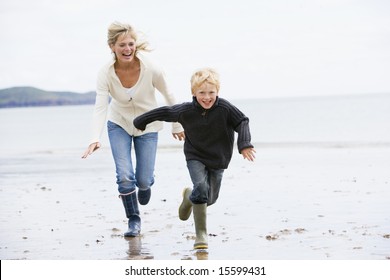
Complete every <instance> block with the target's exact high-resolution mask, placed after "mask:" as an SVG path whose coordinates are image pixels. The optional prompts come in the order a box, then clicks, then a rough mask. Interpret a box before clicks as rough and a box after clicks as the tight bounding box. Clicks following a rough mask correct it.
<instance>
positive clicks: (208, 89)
mask: <svg viewBox="0 0 390 280" xmlns="http://www.w3.org/2000/svg"><path fill="white" fill-rule="evenodd" d="M193 95H194V96H195V97H196V101H198V103H199V104H200V105H201V106H202V107H203V109H206V110H207V109H210V108H211V107H213V105H214V103H215V100H216V99H217V96H218V90H217V87H216V86H215V85H213V84H211V83H209V82H204V83H203V84H201V85H200V87H199V88H197V89H196V90H195V92H194V94H193Z"/></svg>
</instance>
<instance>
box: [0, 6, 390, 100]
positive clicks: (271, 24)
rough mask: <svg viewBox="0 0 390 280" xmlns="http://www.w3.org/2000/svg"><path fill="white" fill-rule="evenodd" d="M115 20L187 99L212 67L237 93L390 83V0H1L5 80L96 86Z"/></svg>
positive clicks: (382, 88) (387, 87)
mask: <svg viewBox="0 0 390 280" xmlns="http://www.w3.org/2000/svg"><path fill="white" fill-rule="evenodd" d="M113 21H122V22H127V23H130V24H132V25H133V26H134V27H135V28H136V29H137V30H139V31H142V32H143V33H144V35H145V37H146V39H147V40H148V41H149V43H150V45H151V47H152V48H153V49H154V51H153V52H152V53H150V56H151V57H152V58H153V59H154V60H155V61H156V62H157V63H158V64H160V65H161V66H162V68H163V69H164V70H165V72H166V74H167V77H168V80H169V82H170V88H171V90H172V92H174V94H175V95H176V96H177V98H178V99H179V100H186V99H187V98H188V95H189V94H190V93H189V92H190V85H189V79H190V76H191V74H192V73H193V71H194V70H196V69H197V68H199V67H203V66H210V67H214V68H216V69H217V70H218V71H219V72H220V74H221V82H222V85H221V92H220V94H221V95H224V97H226V98H231V99H233V98H234V99H236V98H257V97H259V98H264V97H265V98H268V97H285V96H315V95H335V94H360V93H377V92H390V1H388V0H356V1H353V0H240V1H238V0H235V1H231V0H223V1H212V0H196V1H195V0H191V1H186V0H164V1H161V0H136V1H133V0H106V1H103V0H56V1H50V0H34V1H30V0H0V35H1V46H0V50H1V52H0V89H2V88H7V87H14V86H34V87H38V88H41V89H44V90H55V91H76V92H87V91H91V90H94V89H95V83H96V74H97V71H98V70H99V69H100V68H101V66H102V65H103V64H105V63H106V62H107V61H108V60H109V59H110V57H111V54H110V50H109V48H108V46H107V44H106V34H107V27H108V25H109V24H110V23H111V22H113Z"/></svg>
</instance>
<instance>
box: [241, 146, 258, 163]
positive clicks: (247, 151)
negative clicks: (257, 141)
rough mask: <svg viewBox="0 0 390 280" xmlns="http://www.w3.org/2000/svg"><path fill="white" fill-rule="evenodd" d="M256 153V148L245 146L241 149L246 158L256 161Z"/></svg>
mask: <svg viewBox="0 0 390 280" xmlns="http://www.w3.org/2000/svg"><path fill="white" fill-rule="evenodd" d="M255 153H256V150H255V149H254V148H245V149H242V150H241V154H242V156H243V157H244V159H247V160H249V161H254V160H255V158H256V157H255Z"/></svg>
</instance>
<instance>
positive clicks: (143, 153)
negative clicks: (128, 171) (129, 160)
mask: <svg viewBox="0 0 390 280" xmlns="http://www.w3.org/2000/svg"><path fill="white" fill-rule="evenodd" d="M157 142H158V133H157V132H152V133H146V134H144V135H141V136H137V137H134V149H135V155H136V161H137V163H136V169H135V177H136V181H137V186H138V189H139V190H138V201H139V203H140V204H142V205H146V204H148V202H149V200H150V196H151V190H150V187H151V186H152V185H153V184H154V166H155V162H156V152H157Z"/></svg>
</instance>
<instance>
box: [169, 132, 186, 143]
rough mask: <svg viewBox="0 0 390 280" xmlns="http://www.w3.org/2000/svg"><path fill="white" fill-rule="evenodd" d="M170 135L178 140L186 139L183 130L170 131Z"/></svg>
mask: <svg viewBox="0 0 390 280" xmlns="http://www.w3.org/2000/svg"><path fill="white" fill-rule="evenodd" d="M172 135H173V138H175V139H177V140H179V141H182V140H184V139H186V135H185V133H184V131H182V132H179V133H172Z"/></svg>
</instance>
